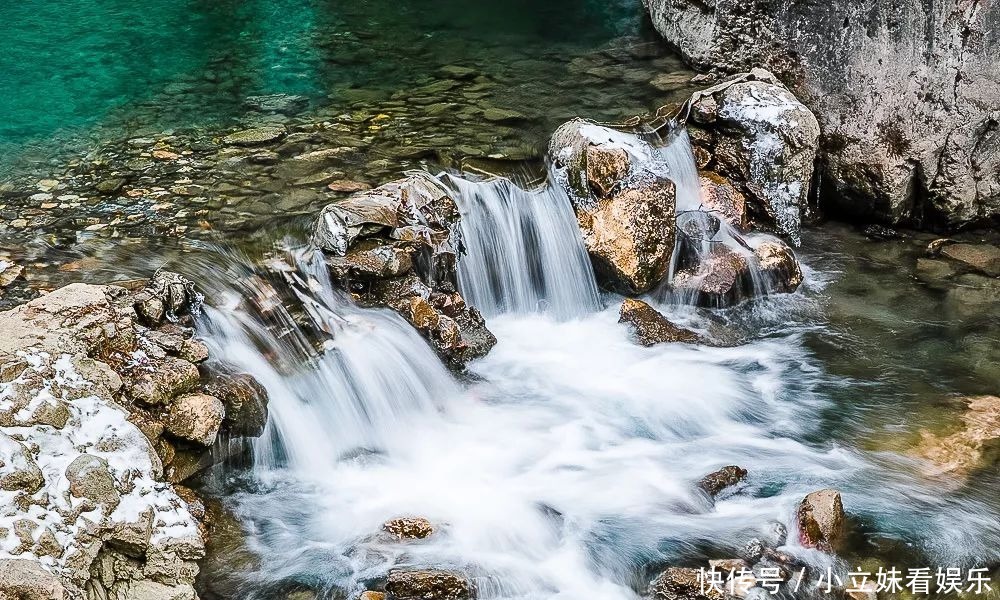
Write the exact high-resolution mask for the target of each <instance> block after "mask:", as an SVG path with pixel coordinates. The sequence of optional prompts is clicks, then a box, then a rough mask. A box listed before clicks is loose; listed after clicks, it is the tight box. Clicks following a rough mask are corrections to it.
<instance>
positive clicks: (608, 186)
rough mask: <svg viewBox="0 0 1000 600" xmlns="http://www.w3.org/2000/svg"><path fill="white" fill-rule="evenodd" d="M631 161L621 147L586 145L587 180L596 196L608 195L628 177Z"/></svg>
mask: <svg viewBox="0 0 1000 600" xmlns="http://www.w3.org/2000/svg"><path fill="white" fill-rule="evenodd" d="M631 168H632V163H631V161H630V160H629V156H628V152H626V151H625V150H623V149H621V148H606V147H602V146H587V181H588V182H589V183H590V185H591V187H592V188H593V190H594V192H595V193H596V194H597V195H598V196H602V197H604V196H609V195H610V194H611V192H612V191H613V190H614V189H615V186H617V185H618V184H619V183H620V182H622V181H624V179H625V178H626V177H628V174H629V171H630V170H631Z"/></svg>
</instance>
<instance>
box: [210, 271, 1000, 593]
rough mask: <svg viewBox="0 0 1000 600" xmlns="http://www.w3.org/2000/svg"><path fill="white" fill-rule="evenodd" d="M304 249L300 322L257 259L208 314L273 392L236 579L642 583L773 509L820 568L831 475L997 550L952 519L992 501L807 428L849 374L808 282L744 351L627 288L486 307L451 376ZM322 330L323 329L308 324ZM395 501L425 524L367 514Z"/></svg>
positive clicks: (891, 512)
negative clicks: (522, 307) (709, 477)
mask: <svg viewBox="0 0 1000 600" xmlns="http://www.w3.org/2000/svg"><path fill="white" fill-rule="evenodd" d="M318 258H319V257H314V258H313V260H307V259H305V258H304V257H301V256H293V259H292V260H291V261H290V262H289V264H286V265H283V266H282V267H281V272H282V274H283V276H284V281H285V282H287V285H288V287H289V288H290V289H291V290H292V295H294V296H296V298H297V302H298V303H300V304H301V306H303V307H304V309H305V312H306V313H308V318H307V319H303V318H302V317H298V318H295V317H293V316H292V314H291V313H290V312H289V310H288V309H286V308H285V307H284V306H283V305H282V304H280V303H276V300H275V299H276V298H278V297H280V296H281V294H279V292H281V291H282V290H281V289H280V288H281V286H280V285H279V284H280V283H281V282H279V283H278V284H274V285H273V286H271V287H268V286H264V285H262V284H261V283H260V280H259V279H254V280H253V281H255V283H254V284H253V285H251V286H243V287H242V288H241V289H237V290H235V291H234V293H233V294H232V298H233V299H234V300H236V299H238V298H240V297H244V298H246V297H251V296H252V297H253V298H254V299H255V302H254V304H255V306H256V307H257V308H256V309H255V310H246V309H244V308H240V305H238V304H237V303H236V302H235V301H234V302H230V303H229V304H227V305H225V306H224V307H223V308H221V309H218V310H214V311H210V312H209V313H208V315H207V317H208V318H207V323H206V324H205V325H206V332H207V334H208V337H209V340H210V342H211V345H212V349H213V351H214V353H216V354H217V355H221V356H224V357H226V359H227V360H228V361H231V362H234V363H236V364H238V365H239V366H240V367H242V368H243V369H245V370H247V371H249V372H252V373H253V374H254V375H255V376H256V377H258V379H259V380H260V381H261V382H262V383H263V384H264V385H265V387H266V388H267V389H268V392H269V394H270V397H271V405H270V408H271V418H270V422H269V424H268V429H267V432H266V433H265V437H264V438H262V440H261V441H259V442H258V443H257V452H258V459H259V462H258V464H257V466H256V467H255V468H254V471H253V483H252V484H251V485H250V486H249V487H242V488H240V489H239V490H238V491H236V492H235V493H233V494H232V495H230V496H229V498H228V499H229V503H230V504H231V505H232V507H233V510H234V511H235V513H236V515H237V516H239V518H240V519H241V520H242V522H243V523H244V526H245V527H246V528H247V530H248V535H249V543H250V546H251V548H252V549H253V550H254V551H255V552H256V553H257V554H258V555H259V557H260V561H261V564H260V566H259V568H255V569H254V570H253V572H251V573H243V574H241V576H240V578H239V579H240V581H241V583H240V587H239V589H238V590H237V591H236V592H234V595H237V596H239V597H248V598H270V597H275V596H280V595H282V594H285V593H287V592H288V590H290V589H299V588H301V587H307V588H309V589H312V590H315V591H317V592H318V593H319V594H320V597H342V595H344V594H346V597H356V595H357V594H358V593H359V592H360V591H361V590H363V589H371V588H372V587H375V586H377V585H378V582H379V581H380V580H381V578H383V577H384V576H385V575H386V573H387V572H388V571H389V570H390V569H394V568H428V567H429V568H444V569H451V570H455V571H460V572H462V573H465V574H467V575H468V576H469V577H470V578H471V579H472V580H473V583H474V585H475V586H476V588H477V593H478V597H479V598H485V599H492V598H497V599H500V598H504V599H507V598H539V599H542V598H545V599H555V598H582V597H586V598H594V599H597V600H626V599H627V600H634V599H635V598H637V597H638V594H637V591H638V590H641V589H642V588H643V585H644V584H645V582H646V581H647V580H648V575H647V574H646V573H647V569H648V568H649V567H650V566H651V565H659V564H663V563H673V562H676V561H686V562H690V561H692V560H696V559H697V558H699V557H704V556H706V555H707V556H711V557H717V556H726V555H732V554H734V553H735V552H736V550H737V548H739V547H740V546H741V545H742V544H743V543H744V542H746V541H747V540H749V539H750V538H752V537H762V538H765V539H770V540H771V541H773V542H777V541H779V540H778V539H776V538H775V533H774V531H775V525H776V524H783V525H784V526H785V527H786V528H787V529H788V530H789V531H790V534H789V536H788V542H787V543H786V545H785V546H784V547H783V550H784V551H787V552H789V553H791V554H793V555H796V556H798V557H800V558H802V559H804V560H806V561H808V562H810V563H812V564H814V565H826V564H829V561H830V559H829V558H828V557H826V556H825V555H821V554H819V553H816V552H815V551H809V550H805V549H803V548H801V547H800V546H799V544H798V541H797V540H798V538H797V535H796V532H795V522H794V514H795V507H796V505H797V503H798V502H799V501H800V500H801V498H802V497H803V496H804V495H805V494H806V493H808V492H810V491H813V490H815V489H819V488H823V487H835V488H838V489H840V490H842V491H843V492H844V498H845V500H844V501H845V504H846V505H847V506H848V507H850V510H851V512H852V514H854V515H858V516H860V517H861V518H865V517H871V518H876V517H877V519H878V521H877V522H878V523H879V525H880V527H884V528H885V530H887V531H897V530H899V531H908V532H910V534H909V535H911V536H912V535H914V534H913V531H914V529H916V530H917V532H918V533H916V534H915V535H917V536H921V537H922V538H923V539H925V540H933V543H934V544H938V545H939V547H938V548H937V550H938V551H939V552H940V554H939V556H941V557H944V558H943V559H945V558H946V559H954V560H967V559H968V557H969V556H974V557H982V556H986V555H988V554H989V552H990V551H989V550H988V549H987V548H989V544H990V543H991V542H990V541H989V540H982V541H979V542H976V541H970V540H969V539H968V536H963V535H961V534H956V532H958V531H963V527H968V531H977V530H983V527H984V525H983V522H982V519H983V518H984V515H988V513H986V512H984V511H979V510H977V508H976V507H975V506H973V505H970V504H968V503H958V504H949V503H948V502H946V501H943V500H941V499H940V495H939V494H938V493H937V492H936V491H935V490H934V488H933V487H932V486H929V485H928V486H921V485H918V484H915V483H914V481H913V480H914V476H913V472H914V467H913V465H911V464H908V463H906V462H905V461H899V460H897V459H891V458H886V457H881V458H880V459H879V460H878V461H869V460H867V459H866V457H865V456H863V455H861V454H859V453H857V452H855V451H852V450H849V449H847V448H844V447H841V446H839V445H838V444H836V443H827V444H815V443H807V442H806V441H804V440H807V439H816V438H817V436H821V433H822V432H821V427H822V423H823V420H822V418H821V415H822V413H823V412H824V411H826V410H828V409H829V408H830V406H829V402H828V400H826V399H825V398H824V396H823V394H822V389H823V388H824V386H830V385H842V384H843V383H842V382H839V381H837V380H834V379H832V378H830V377H828V376H827V375H825V374H824V373H823V371H822V370H821V369H820V368H819V367H818V366H817V365H816V364H815V363H814V359H813V358H812V356H811V354H810V352H809V351H808V350H806V347H805V345H804V343H803V342H804V336H805V335H806V334H807V332H809V331H811V330H814V329H815V327H816V325H815V323H814V322H812V321H811V319H812V318H814V317H813V315H815V306H814V305H813V302H812V301H811V300H809V299H808V298H806V297H805V296H804V295H803V294H796V295H784V296H781V297H770V298H766V299H764V301H766V302H767V303H768V305H769V306H770V307H771V308H770V309H769V310H766V311H759V312H756V313H754V314H755V315H756V316H755V317H754V319H761V318H764V319H765V320H768V321H767V322H768V323H770V326H771V327H772V331H774V332H780V333H775V334H772V335H771V336H769V337H765V338H762V339H759V340H757V341H753V342H751V343H749V344H746V345H743V346H739V347H734V348H708V347H699V346H692V345H685V344H666V345H660V346H655V347H652V348H644V347H640V346H637V345H636V344H634V343H633V342H632V341H631V340H630V339H629V334H628V331H627V329H626V328H625V327H623V326H622V325H620V324H619V323H618V322H617V306H612V307H609V308H608V309H605V310H599V311H596V312H592V313H591V314H589V315H583V316H581V317H579V318H576V319H571V320H560V319H559V318H557V316H556V315H553V314H551V313H546V314H518V313H510V314H504V315H500V316H497V317H495V318H494V319H491V321H490V326H491V328H492V330H493V331H494V332H495V333H496V335H497V337H498V338H499V340H500V342H499V343H498V345H497V346H496V347H495V348H494V350H493V352H492V353H491V354H490V355H488V356H487V357H486V358H484V359H482V360H480V361H478V362H476V363H474V364H473V365H471V371H472V373H473V374H474V375H475V376H476V377H475V378H474V379H473V381H471V382H469V383H466V384H464V385H459V384H457V383H456V382H455V381H454V379H452V377H451V376H450V375H449V374H448V373H447V372H446V371H445V370H444V369H443V367H442V366H441V364H440V361H439V360H438V359H437V358H436V356H435V355H434V354H433V352H432V351H431V349H430V348H429V346H428V345H427V344H426V343H425V342H424V341H423V340H422V339H421V338H419V337H418V336H417V335H416V334H415V333H413V331H412V330H411V329H410V328H409V327H407V326H405V325H404V324H403V322H402V321H401V320H400V319H399V318H398V317H397V316H395V315H394V314H391V313H387V312H385V311H371V310H362V309H359V308H357V307H355V306H353V305H352V304H351V303H350V301H349V299H348V298H347V297H346V296H345V295H343V294H341V293H340V292H338V291H336V290H335V289H334V288H333V287H332V286H331V285H330V282H329V281H328V280H327V278H326V275H325V271H324V269H323V266H322V265H323V263H322V261H321V260H318ZM807 285H809V286H817V285H818V284H817V283H816V282H807ZM286 291H287V290H286ZM285 295H288V294H285ZM246 304H247V303H246V302H243V303H242V306H246ZM659 308H660V309H661V310H663V311H665V312H667V313H668V314H669V315H670V316H671V318H673V319H677V320H680V321H683V322H684V323H685V324H686V325H687V326H690V327H694V328H699V327H702V326H704V323H700V322H698V321H697V320H695V321H692V320H691V319H692V316H691V313H690V312H683V311H682V312H676V311H675V312H671V311H672V310H673V308H672V307H670V306H659ZM677 308H678V309H680V308H682V307H677ZM264 309H267V310H264ZM262 315H265V316H263V317H262ZM761 315H763V317H761ZM304 323H308V325H306V324H304ZM315 330H318V331H321V332H323V334H325V336H326V337H325V339H324V341H323V342H321V343H318V344H316V343H314V344H312V345H310V344H309V342H308V341H307V340H308V339H309V338H310V337H311V336H312V335H314V333H311V332H313V331H315ZM314 347H318V348H319V351H318V352H316V351H313V350H311V348H314ZM727 464H738V465H741V466H743V467H745V468H747V469H749V471H750V473H751V478H750V480H749V481H748V482H747V483H746V484H745V485H744V486H743V487H742V488H741V489H740V493H738V494H735V495H724V496H722V497H720V498H719V499H717V500H716V501H715V502H714V503H713V502H712V501H710V500H709V499H708V498H707V497H706V496H704V495H703V494H702V493H701V492H700V491H698V490H697V489H696V487H695V485H694V484H695V483H696V481H697V480H698V478H699V477H700V476H701V475H703V474H706V473H708V472H711V471H713V470H715V469H717V468H719V467H721V466H723V465H727ZM872 481H879V486H878V490H877V491H874V490H872V489H871V482H872ZM928 515H930V516H928ZM400 516H422V517H426V518H427V519H429V520H430V521H431V522H432V523H434V525H435V528H436V531H435V533H434V534H433V535H432V536H431V537H430V538H428V539H426V540H421V541H419V542H398V541H393V540H389V539H387V538H385V537H382V536H379V535H378V532H379V530H380V528H381V525H382V524H383V523H384V522H385V521H387V520H390V519H393V518H397V517H400ZM916 522H919V523H920V527H917V528H914V525H913V524H914V523H916ZM928 546H930V544H928ZM994 554H995V552H994ZM837 568H838V569H841V570H846V569H847V565H837ZM800 596H801V597H806V596H807V595H800ZM819 597H822V596H819Z"/></svg>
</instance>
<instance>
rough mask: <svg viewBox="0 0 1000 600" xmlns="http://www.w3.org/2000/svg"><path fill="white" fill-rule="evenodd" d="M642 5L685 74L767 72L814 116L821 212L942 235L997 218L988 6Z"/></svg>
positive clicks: (787, 0)
mask: <svg viewBox="0 0 1000 600" xmlns="http://www.w3.org/2000/svg"><path fill="white" fill-rule="evenodd" d="M644 1H645V3H646V6H647V8H648V9H649V13H650V15H651V17H652V21H653V24H654V25H655V27H656V29H657V30H658V31H659V32H660V33H661V34H662V35H663V36H664V37H665V38H666V39H667V41H669V42H670V43H671V44H673V45H675V46H676V47H677V48H679V49H680V51H681V53H682V54H683V55H684V57H685V58H686V60H688V61H689V62H690V63H691V64H693V65H694V66H696V67H698V68H703V69H715V70H719V71H722V72H726V73H734V72H746V71H749V70H750V69H752V68H754V67H765V68H767V69H770V70H771V71H772V72H774V73H775V74H776V75H777V76H778V78H779V79H780V80H781V81H782V82H783V83H785V84H786V85H788V86H789V88H790V89H791V90H792V91H793V92H794V93H795V94H796V95H797V96H798V98H799V99H800V100H801V101H802V102H803V103H804V104H805V105H806V106H808V107H809V108H810V109H811V110H812V111H813V112H814V113H815V114H816V117H817V118H818V119H819V124H820V127H821V130H822V138H821V150H820V168H821V175H822V183H823V190H822V192H821V194H820V202H821V203H822V206H824V207H826V208H827V209H829V210H830V211H831V212H832V211H837V212H840V213H842V214H847V215H849V216H854V217H856V218H869V219H878V220H882V221H886V222H892V223H911V224H915V225H921V226H951V227H955V226H960V225H965V224H969V223H977V222H985V221H987V220H990V219H996V218H997V217H998V216H1000V151H998V150H1000V60H997V56H1000V4H998V3H996V2H977V1H972V2H954V1H946V0H929V1H919V0H902V1H901V2H874V3H872V2H862V1H860V0H833V1H831V2H825V3H815V2H794V1H792V0H776V1H763V0H751V1H749V2H747V1H742V0H716V1H712V2H702V1H700V0H644Z"/></svg>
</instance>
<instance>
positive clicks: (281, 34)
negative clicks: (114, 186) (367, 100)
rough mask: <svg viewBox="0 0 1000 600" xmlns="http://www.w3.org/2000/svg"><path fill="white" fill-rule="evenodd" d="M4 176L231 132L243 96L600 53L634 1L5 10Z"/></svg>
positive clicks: (258, 0)
mask: <svg viewBox="0 0 1000 600" xmlns="http://www.w3.org/2000/svg"><path fill="white" fill-rule="evenodd" d="M0 20H2V22H3V23H4V35H3V36H0V56H3V57H4V59H3V66H2V67H0V155H2V157H3V158H0V168H4V167H5V166H8V165H10V164H12V163H14V162H19V161H20V162H25V161H27V162H29V163H30V162H38V161H54V160H55V156H56V155H57V154H58V152H59V151H60V150H67V149H71V148H80V147H85V144H86V143H87V142H93V141H94V140H99V139H102V138H105V137H107V136H108V135H111V134H114V133H118V132H121V131H124V132H126V133H141V132H144V131H162V130H165V129H169V128H173V127H186V126H190V125H202V124H211V123H215V122H220V121H222V122H225V121H226V120H228V119H232V118H235V117H236V116H238V115H240V114H242V113H245V112H246V110H245V107H244V100H245V98H246V97H247V96H252V95H258V94H272V93H289V94H301V95H304V96H307V97H308V98H310V99H311V101H312V102H313V103H314V104H321V103H326V102H336V101H337V99H338V97H339V96H340V95H341V94H342V92H343V91H344V90H348V89H351V88H353V87H357V86H364V87H368V88H370V87H375V86H377V87H382V88H385V89H396V88H398V87H399V86H400V85H403V84H405V83H406V82H407V81H415V80H417V79H419V78H420V77H422V76H426V75H427V74H428V73H432V72H434V70H436V69H438V68H439V67H440V66H442V65H445V64H450V63H452V62H456V61H459V62H461V61H468V60H470V59H471V60H477V61H486V62H494V61H498V62H505V61H510V60H518V59H523V58H531V57H533V56H536V55H542V54H543V53H552V52H559V51H567V52H572V51H573V49H580V48H588V49H589V48H593V47H595V46H597V45H599V44H600V43H601V42H603V41H606V40H610V39H612V38H614V37H616V36H621V35H626V34H631V33H635V32H636V31H638V30H639V28H640V26H641V5H640V2H639V0H612V1H609V2H602V1H599V0H582V1H581V0H577V1H574V0H556V1H553V2H545V3H537V2H533V1H530V0H514V1H509V2H503V3H486V2H478V1H473V0H425V1H409V2H399V1H396V2H393V1H390V0H362V1H355V0H346V1H345V0H341V1H333V0H211V1H197V0H147V1H143V2H135V1H133V0H103V1H97V0H80V1H66V0H64V1H51V0H49V1H42V0H26V1H22V2H7V3H3V6H2V7H0Z"/></svg>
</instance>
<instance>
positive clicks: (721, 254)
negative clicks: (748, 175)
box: [655, 123, 773, 307]
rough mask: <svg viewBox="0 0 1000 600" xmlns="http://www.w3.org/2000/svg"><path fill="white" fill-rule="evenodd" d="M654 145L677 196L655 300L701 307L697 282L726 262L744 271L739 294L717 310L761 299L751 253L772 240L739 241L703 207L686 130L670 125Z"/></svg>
mask: <svg viewBox="0 0 1000 600" xmlns="http://www.w3.org/2000/svg"><path fill="white" fill-rule="evenodd" d="M655 145H656V148H657V154H658V157H659V159H660V161H661V162H662V164H663V166H664V167H665V173H666V175H667V177H669V178H670V179H671V181H673V182H674V185H675V187H676V190H677V192H676V207H677V209H676V210H677V241H676V243H675V244H674V252H673V254H672V256H671V259H670V270H669V273H668V276H667V279H666V280H665V281H664V283H663V285H662V286H661V287H660V289H659V290H658V291H657V294H656V295H657V297H658V298H660V299H661V300H662V301H665V302H668V303H671V304H685V305H690V304H699V303H703V302H704V294H703V293H701V292H699V291H698V287H699V286H698V285H697V282H698V280H699V279H703V278H706V277H711V271H712V270H713V263H714V262H720V261H721V262H725V261H730V260H731V259H730V257H735V258H736V260H739V261H742V263H743V264H745V265H746V266H745V269H743V271H744V272H743V274H741V275H740V279H741V281H740V282H739V285H738V287H739V288H741V289H740V292H739V293H738V294H736V295H735V297H733V298H731V299H728V300H726V301H722V302H721V304H719V307H722V306H725V305H726V304H727V303H728V302H730V301H732V302H738V301H739V300H742V299H744V298H756V297H761V296H765V295H767V294H768V292H769V291H770V290H769V282H768V280H767V278H766V277H765V276H764V275H763V274H762V273H761V269H760V265H759V260H758V258H757V256H756V254H755V252H754V248H755V247H756V246H757V245H759V244H760V243H761V242H763V241H765V240H768V239H773V238H771V236H767V235H764V234H754V235H745V234H743V233H742V232H740V231H739V230H738V229H736V227H734V226H733V225H732V224H731V223H730V222H729V221H728V220H727V219H725V218H723V216H722V215H721V214H719V213H718V212H717V211H716V210H714V209H712V208H710V207H706V206H705V204H704V202H703V201H702V198H701V182H700V179H699V176H698V167H697V164H696V162H695V158H694V150H693V149H692V147H691V139H690V137H689V136H688V133H687V128H685V127H684V126H681V125H677V124H673V123H672V124H671V129H670V132H669V133H668V134H667V139H666V140H665V141H662V140H661V141H660V143H657V144H655ZM682 270H686V271H687V273H686V275H688V277H686V281H685V284H686V285H684V286H675V285H673V284H674V283H675V276H676V275H677V274H678V272H680V271H682ZM719 302H720V301H718V300H713V301H712V303H719Z"/></svg>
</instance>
